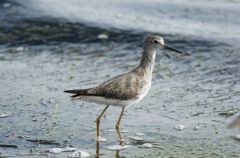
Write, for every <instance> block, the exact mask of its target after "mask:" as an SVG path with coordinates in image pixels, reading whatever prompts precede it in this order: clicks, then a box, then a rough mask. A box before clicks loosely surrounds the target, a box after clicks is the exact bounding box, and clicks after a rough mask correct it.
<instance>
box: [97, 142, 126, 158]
mask: <svg viewBox="0 0 240 158" xmlns="http://www.w3.org/2000/svg"><path fill="white" fill-rule="evenodd" d="M119 145H125V143H124V142H120V143H119ZM100 155H103V154H100V144H99V142H97V143H96V156H95V157H96V158H100ZM115 158H123V157H122V156H121V155H120V150H116V153H115Z"/></svg>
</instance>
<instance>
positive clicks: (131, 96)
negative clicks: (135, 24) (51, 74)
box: [64, 35, 184, 142]
mask: <svg viewBox="0 0 240 158" xmlns="http://www.w3.org/2000/svg"><path fill="white" fill-rule="evenodd" d="M158 48H166V49H169V50H172V51H175V52H177V53H181V54H184V53H183V52H181V51H178V50H176V49H174V48H171V47H169V46H167V45H166V44H165V43H164V39H163V38H162V37H161V36H158V35H150V36H148V37H147V38H146V40H145V42H144V48H143V55H142V58H141V61H140V64H139V65H138V66H137V67H136V68H134V69H133V70H131V71H130V72H128V73H125V74H122V75H118V76H116V77H113V78H111V79H109V80H107V81H105V82H103V83H102V84H100V85H98V86H96V87H93V88H88V89H76V90H66V91H64V92H66V93H73V94H74V95H73V96H72V98H74V99H79V100H83V101H87V102H95V103H99V104H104V105H106V107H105V108H104V109H103V111H102V112H101V114H100V115H99V116H98V117H97V120H96V131H97V132H96V133H97V141H99V140H100V137H99V125H100V120H101V117H102V116H103V114H104V113H105V112H106V110H107V109H108V107H109V106H110V105H113V106H120V107H122V111H121V113H120V116H119V119H118V121H117V124H116V130H117V133H118V136H119V138H120V142H123V141H124V139H123V137H122V134H121V132H120V127H119V125H120V121H121V119H122V116H123V113H124V110H125V108H126V107H127V106H128V105H131V104H134V103H137V102H139V101H140V100H142V99H143V98H144V97H145V96H146V94H147V93H148V90H149V89H150V87H151V80H152V72H153V67H154V62H155V56H156V50H157V49H158Z"/></svg>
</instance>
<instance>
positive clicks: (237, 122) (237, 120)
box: [228, 115, 240, 128]
mask: <svg viewBox="0 0 240 158" xmlns="http://www.w3.org/2000/svg"><path fill="white" fill-rule="evenodd" d="M228 127H230V128H236V127H238V128H239V127H240V115H239V116H237V117H236V118H235V119H234V120H233V121H232V122H231V123H230V124H229V125H228Z"/></svg>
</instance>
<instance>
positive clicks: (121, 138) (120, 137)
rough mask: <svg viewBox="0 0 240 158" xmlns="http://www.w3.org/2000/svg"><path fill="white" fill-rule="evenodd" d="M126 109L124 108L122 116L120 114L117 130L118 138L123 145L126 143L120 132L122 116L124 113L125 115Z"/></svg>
mask: <svg viewBox="0 0 240 158" xmlns="http://www.w3.org/2000/svg"><path fill="white" fill-rule="evenodd" d="M124 109H125V108H124V107H123V108H122V112H121V114H120V116H119V119H118V121H117V124H116V130H117V133H118V136H119V139H120V142H121V143H122V142H124V139H123V137H122V135H121V132H120V122H121V119H122V116H123V113H124Z"/></svg>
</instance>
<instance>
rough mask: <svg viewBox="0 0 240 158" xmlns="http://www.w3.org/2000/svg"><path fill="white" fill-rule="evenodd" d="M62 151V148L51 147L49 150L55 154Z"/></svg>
mask: <svg viewBox="0 0 240 158" xmlns="http://www.w3.org/2000/svg"><path fill="white" fill-rule="evenodd" d="M62 151H63V150H62V148H51V149H49V150H48V152H50V153H53V154H59V153H61V152H62Z"/></svg>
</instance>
